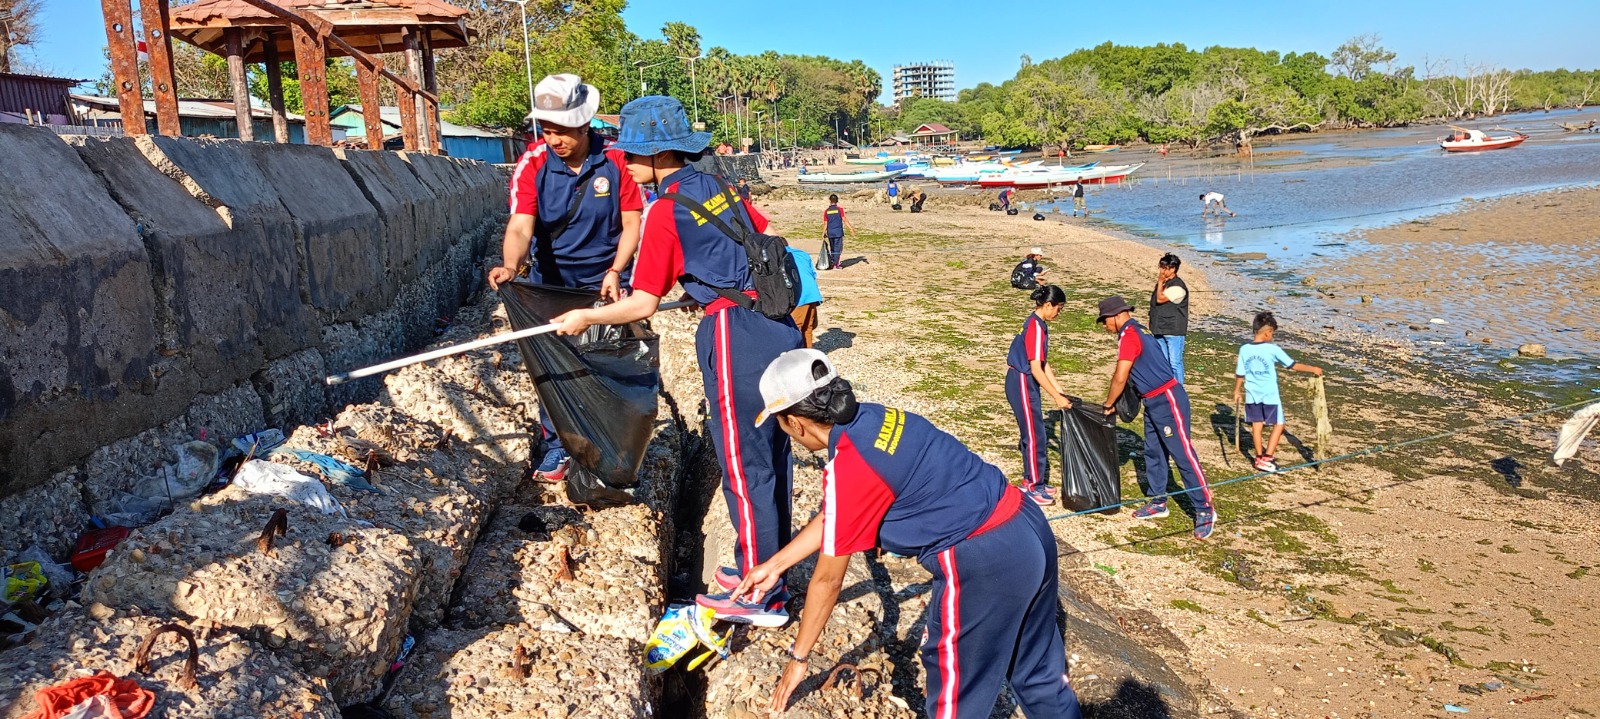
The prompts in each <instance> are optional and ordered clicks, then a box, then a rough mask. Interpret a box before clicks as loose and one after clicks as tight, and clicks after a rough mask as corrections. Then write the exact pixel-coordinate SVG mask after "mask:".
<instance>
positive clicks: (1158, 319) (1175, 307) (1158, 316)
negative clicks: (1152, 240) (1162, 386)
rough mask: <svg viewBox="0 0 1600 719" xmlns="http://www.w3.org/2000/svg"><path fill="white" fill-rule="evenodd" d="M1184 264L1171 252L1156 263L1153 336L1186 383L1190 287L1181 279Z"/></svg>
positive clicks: (1175, 372) (1151, 329) (1177, 375)
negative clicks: (1186, 342)
mask: <svg viewBox="0 0 1600 719" xmlns="http://www.w3.org/2000/svg"><path fill="white" fill-rule="evenodd" d="M1182 265H1183V260H1180V259H1178V256H1177V255H1174V254H1172V253H1171V252H1168V253H1167V254H1165V255H1162V256H1161V260H1160V261H1159V262H1157V263H1156V287H1155V289H1153V290H1151V291H1150V334H1152V335H1155V338H1156V343H1157V344H1159V345H1161V352H1162V354H1164V355H1166V358H1167V362H1168V363H1169V364H1171V365H1172V376H1173V377H1176V378H1178V382H1180V383H1181V382H1183V381H1184V379H1183V376H1184V375H1183V344H1184V340H1185V338H1187V336H1188V334H1189V285H1187V284H1184V282H1183V280H1182V279H1179V278H1178V268H1179V267H1180V266H1182Z"/></svg>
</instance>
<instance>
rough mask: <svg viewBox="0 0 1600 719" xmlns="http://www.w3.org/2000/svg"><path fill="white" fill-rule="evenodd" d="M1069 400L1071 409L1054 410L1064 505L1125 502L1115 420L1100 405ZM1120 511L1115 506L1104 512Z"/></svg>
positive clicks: (1077, 508)
mask: <svg viewBox="0 0 1600 719" xmlns="http://www.w3.org/2000/svg"><path fill="white" fill-rule="evenodd" d="M1070 399H1071V400H1072V409H1066V410H1061V411H1059V412H1054V413H1052V415H1053V416H1054V418H1055V424H1056V425H1057V426H1058V427H1059V428H1060V434H1059V440H1058V443H1059V445H1060V449H1061V462H1060V464H1061V506H1063V507H1066V508H1067V509H1069V510H1071V511H1074V512H1082V511H1083V510H1086V509H1094V508H1095V507H1112V505H1115V504H1118V503H1120V502H1121V501H1122V476H1121V472H1120V471H1119V470H1118V466H1117V423H1116V420H1114V419H1112V418H1111V416H1109V415H1107V414H1106V413H1105V412H1104V411H1103V410H1101V408H1100V407H1099V405H1095V404H1092V403H1086V402H1083V401H1082V400H1080V399H1078V398H1077V397H1072V398H1070ZM1117 512H1118V509H1117V508H1116V507H1112V508H1111V509H1107V510H1105V511H1104V512H1102V514H1116V513H1117Z"/></svg>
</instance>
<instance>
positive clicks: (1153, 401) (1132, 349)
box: [1117, 320, 1212, 509]
mask: <svg viewBox="0 0 1600 719" xmlns="http://www.w3.org/2000/svg"><path fill="white" fill-rule="evenodd" d="M1117 359H1118V360H1119V361H1120V360H1132V361H1133V371H1132V372H1131V373H1129V375H1128V381H1129V382H1132V383H1133V389H1134V391H1136V392H1138V393H1139V396H1141V397H1143V398H1144V470H1145V476H1146V477H1147V478H1148V479H1149V481H1150V498H1151V499H1152V500H1154V501H1157V502H1165V501H1167V498H1166V496H1165V495H1166V493H1167V480H1168V479H1169V478H1171V476H1172V470H1170V469H1168V468H1167V466H1168V465H1167V459H1168V458H1169V457H1170V458H1171V459H1172V462H1173V464H1176V465H1178V476H1179V477H1181V478H1182V480H1183V486H1184V487H1185V488H1186V489H1187V490H1189V491H1188V492H1187V494H1188V495H1189V501H1190V502H1191V503H1193V504H1194V505H1195V507H1197V508H1206V509H1210V508H1211V507H1212V505H1211V487H1210V486H1209V485H1207V484H1206V473H1205V470H1204V469H1201V467H1200V455H1199V452H1197V451H1196V450H1195V447H1194V440H1193V436H1192V433H1191V432H1190V429H1189V393H1188V391H1187V390H1185V389H1184V388H1183V383H1181V382H1179V381H1178V380H1177V378H1175V377H1173V375H1172V364H1171V363H1169V362H1168V361H1167V355H1166V354H1165V353H1163V352H1162V351H1161V345H1160V344H1158V343H1157V342H1156V338H1155V336H1154V335H1152V334H1150V331H1149V330H1147V329H1145V328H1144V326H1142V325H1140V324H1139V323H1138V322H1137V321H1135V320H1128V323H1127V324H1125V325H1123V326H1122V329H1121V330H1119V331H1118V339H1117Z"/></svg>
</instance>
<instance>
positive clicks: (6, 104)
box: [0, 72, 83, 115]
mask: <svg viewBox="0 0 1600 719" xmlns="http://www.w3.org/2000/svg"><path fill="white" fill-rule="evenodd" d="M80 82H83V81H82V80H73V79H71V78H65V77H46V76H43V75H23V74H20V73H10V72H0V112H19V113H20V112H25V111H28V110H32V111H34V112H43V113H46V114H50V115H60V114H64V113H66V112H67V102H68V101H69V98H68V95H69V94H70V93H69V91H70V90H71V89H72V86H73V85H77V84H78V83H80Z"/></svg>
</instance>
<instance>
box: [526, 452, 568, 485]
mask: <svg viewBox="0 0 1600 719" xmlns="http://www.w3.org/2000/svg"><path fill="white" fill-rule="evenodd" d="M569 462H571V458H570V457H568V456H567V451H566V450H564V449H552V450H550V451H549V452H545V453H544V461H543V462H540V463H539V468H538V469H535V470H533V478H534V479H536V480H539V481H541V482H560V481H561V480H563V479H566V477H567V464H568V463H569Z"/></svg>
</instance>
